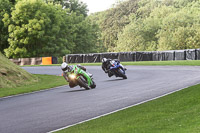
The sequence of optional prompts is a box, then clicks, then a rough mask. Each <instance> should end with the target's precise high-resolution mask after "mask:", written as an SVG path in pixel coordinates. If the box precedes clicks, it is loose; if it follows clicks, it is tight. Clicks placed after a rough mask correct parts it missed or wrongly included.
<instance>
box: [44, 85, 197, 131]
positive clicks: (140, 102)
mask: <svg viewBox="0 0 200 133" xmlns="http://www.w3.org/2000/svg"><path fill="white" fill-rule="evenodd" d="M198 84H199V83H196V84H194V85H192V86H195V85H198ZM188 87H191V86H187V87H184V88H181V89H178V90H175V91H171V92H169V93H166V94H163V95H161V96H157V97H154V98H151V99H148V100H145V101H142V102H139V103H136V104H133V105H130V106H127V107H124V108H121V109H118V110H115V111H112V112H109V113H105V114H102V115H99V116H96V117H93V118H91V119H87V120H84V121H80V122H78V123H75V124H72V125H68V126H65V127H62V128H59V129H56V130H53V131H49V132H47V133H54V132H57V131H61V130H63V129H67V128H69V127H72V126H75V125H79V124H82V123H85V122H88V121H91V120H95V119H98V118H100V117H104V116H107V115H110V114H113V113H116V112H119V111H122V110H125V109H128V108H131V107H134V106H137V105H140V104H143V103H146V102H149V101H152V100H155V99H158V98H161V97H164V96H167V95H170V94H172V93H175V92H178V91H181V90H183V89H186V88H188Z"/></svg>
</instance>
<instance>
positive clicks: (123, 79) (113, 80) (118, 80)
mask: <svg viewBox="0 0 200 133" xmlns="http://www.w3.org/2000/svg"><path fill="white" fill-rule="evenodd" d="M119 80H125V79H111V80H105V81H104V82H110V81H119Z"/></svg>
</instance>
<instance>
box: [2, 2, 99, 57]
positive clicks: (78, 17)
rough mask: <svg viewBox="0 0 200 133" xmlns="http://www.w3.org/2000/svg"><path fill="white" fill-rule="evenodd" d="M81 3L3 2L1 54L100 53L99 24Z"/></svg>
mask: <svg viewBox="0 0 200 133" xmlns="http://www.w3.org/2000/svg"><path fill="white" fill-rule="evenodd" d="M87 12H88V9H87V5H86V4H85V3H82V2H80V1H79V0H65V1H60V0H55V1H47V0H16V1H13V0H12V1H11V0H10V1H9V0H0V27H1V29H0V30H1V32H0V51H1V52H2V53H4V54H5V55H6V56H7V57H9V58H19V57H40V56H63V55H65V54H69V53H89V52H96V51H97V49H98V48H97V47H96V45H95V44H96V43H97V41H98V40H97V39H98V37H97V36H98V33H97V28H98V27H97V25H96V24H92V23H91V22H90V20H89V19H87Z"/></svg>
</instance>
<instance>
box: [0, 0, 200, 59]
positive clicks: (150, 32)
mask: <svg viewBox="0 0 200 133" xmlns="http://www.w3.org/2000/svg"><path fill="white" fill-rule="evenodd" d="M0 11H1V12H0V27H1V29H0V51H1V52H3V53H4V54H5V55H6V56H7V57H10V58H17V57H34V56H37V57H38V56H63V55H65V54H68V53H74V54H76V53H92V52H118V51H156V50H172V49H194V48H199V47H200V38H199V35H200V0H119V1H117V2H116V3H115V4H114V5H113V7H111V8H110V9H108V10H106V11H103V12H98V13H94V14H91V15H89V16H88V15H87V14H88V9H87V5H86V4H85V3H83V2H81V0H0Z"/></svg>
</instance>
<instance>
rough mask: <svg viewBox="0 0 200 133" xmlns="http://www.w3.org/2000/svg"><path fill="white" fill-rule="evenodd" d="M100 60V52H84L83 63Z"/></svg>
mask: <svg viewBox="0 0 200 133" xmlns="http://www.w3.org/2000/svg"><path fill="white" fill-rule="evenodd" d="M95 62H100V54H84V55H83V63H95Z"/></svg>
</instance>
